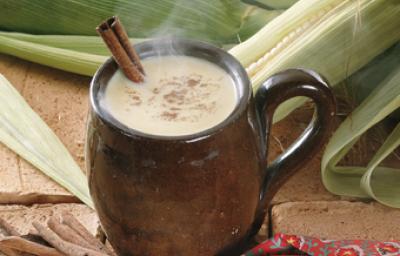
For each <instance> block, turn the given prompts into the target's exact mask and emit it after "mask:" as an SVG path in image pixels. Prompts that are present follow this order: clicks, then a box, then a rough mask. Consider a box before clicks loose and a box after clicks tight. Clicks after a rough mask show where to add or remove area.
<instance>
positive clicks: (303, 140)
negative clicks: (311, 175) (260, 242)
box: [253, 69, 336, 232]
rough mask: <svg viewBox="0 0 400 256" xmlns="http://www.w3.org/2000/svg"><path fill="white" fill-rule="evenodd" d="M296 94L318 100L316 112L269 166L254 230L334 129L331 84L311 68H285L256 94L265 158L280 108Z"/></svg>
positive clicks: (333, 101) (334, 101)
mask: <svg viewBox="0 0 400 256" xmlns="http://www.w3.org/2000/svg"><path fill="white" fill-rule="evenodd" d="M296 96H305V97H308V98H311V99H312V100H313V101H314V103H315V113H314V116H313V118H312V120H311V122H310V124H309V125H308V127H307V128H306V129H305V130H304V132H303V133H302V135H301V136H300V137H299V138H298V139H297V140H296V141H295V142H294V143H293V144H292V145H291V146H290V147H289V148H288V149H287V150H286V151H285V152H283V153H282V154H281V155H280V156H278V157H277V159H276V160H274V161H273V162H272V163H271V164H270V165H268V166H267V168H266V173H265V178H264V180H263V186H262V191H261V194H260V204H259V209H258V210H259V211H258V214H257V216H256V220H255V229H253V232H257V231H258V229H259V227H260V226H261V224H262V222H263V220H264V217H265V215H266V212H267V210H268V205H269V203H270V202H271V200H272V198H273V196H274V195H275V194H276V192H277V191H278V189H279V188H280V187H281V186H282V185H283V184H284V183H285V181H286V180H287V179H288V178H289V177H290V176H292V175H293V174H294V173H295V172H296V171H298V170H299V169H300V168H301V167H302V166H304V164H306V163H307V162H308V161H309V160H311V159H312V158H313V157H314V156H315V155H316V153H317V152H319V151H320V150H321V148H322V147H323V145H324V144H325V142H326V140H327V139H328V137H329V135H330V134H331V131H332V126H333V117H334V115H335V114H336V100H335V97H334V95H333V93H332V91H331V89H330V88H329V85H328V83H327V82H326V81H325V80H324V79H323V78H322V77H321V76H320V75H318V74H317V73H316V72H314V71H311V70H305V69H288V70H285V71H283V72H280V73H278V74H275V75H273V76H271V77H270V78H268V79H267V80H266V81H265V82H264V83H263V84H262V85H261V87H260V88H259V89H258V90H257V93H256V96H255V107H256V113H257V116H258V118H259V121H260V127H261V129H262V131H261V134H262V139H263V140H265V141H263V142H265V144H264V143H263V145H265V146H264V154H265V157H267V154H268V141H269V135H270V132H271V126H272V118H273V115H274V112H275V110H276V108H277V107H278V106H279V105H280V104H281V103H283V102H284V101H286V100H287V99H290V98H292V97H296ZM265 159H266V158H265Z"/></svg>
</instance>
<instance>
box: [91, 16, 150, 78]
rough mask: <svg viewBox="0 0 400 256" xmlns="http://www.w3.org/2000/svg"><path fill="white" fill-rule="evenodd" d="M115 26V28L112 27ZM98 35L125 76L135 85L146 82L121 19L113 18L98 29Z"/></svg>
mask: <svg viewBox="0 0 400 256" xmlns="http://www.w3.org/2000/svg"><path fill="white" fill-rule="evenodd" d="M110 25H111V26H113V28H112V27H111V26H110ZM96 31H97V33H98V34H99V35H100V36H101V37H102V38H103V40H104V42H105V43H106V45H107V47H108V49H109V50H110V51H111V53H112V55H113V57H114V59H115V61H116V62H117V63H118V65H119V67H120V68H121V69H122V71H123V72H124V74H125V76H126V77H127V78H128V79H130V80H131V81H133V82H135V83H141V82H143V81H144V78H143V73H144V72H143V73H142V72H141V71H140V70H143V67H142V65H141V64H140V60H139V57H138V55H137V54H136V52H135V49H134V48H133V46H132V45H131V44H130V43H129V39H128V36H127V35H126V33H125V30H124V29H123V27H122V25H121V23H120V22H119V19H117V18H116V17H112V18H110V19H108V20H107V21H105V22H103V23H102V24H100V25H99V26H98V27H97V28H96Z"/></svg>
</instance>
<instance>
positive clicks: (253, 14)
mask: <svg viewBox="0 0 400 256" xmlns="http://www.w3.org/2000/svg"><path fill="white" fill-rule="evenodd" d="M282 12H283V10H272V11H270V10H264V9H261V8H257V7H249V8H248V9H247V13H246V14H245V18H244V19H243V24H242V26H241V28H240V30H239V33H238V36H239V38H238V42H242V40H244V39H248V38H249V37H251V36H252V35H254V34H255V33H257V32H258V31H259V30H260V29H261V28H262V27H264V26H265V24H267V23H269V22H270V21H271V20H273V19H275V18H276V17H278V16H279V15H281V14H282Z"/></svg>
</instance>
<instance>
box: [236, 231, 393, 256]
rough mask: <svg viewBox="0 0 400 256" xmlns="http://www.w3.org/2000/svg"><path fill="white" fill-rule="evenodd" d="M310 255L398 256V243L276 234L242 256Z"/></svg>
mask: <svg viewBox="0 0 400 256" xmlns="http://www.w3.org/2000/svg"><path fill="white" fill-rule="evenodd" d="M263 255H265V256H266V255H310V256H399V255H400V241H391V242H378V241H368V240H341V241H340V240H321V239H317V238H311V237H304V236H296V235H284V234H277V235H275V236H274V237H273V238H271V239H269V240H267V241H265V242H263V243H261V244H259V245H258V246H256V247H254V248H253V249H251V250H250V251H248V252H247V253H245V254H243V256H263Z"/></svg>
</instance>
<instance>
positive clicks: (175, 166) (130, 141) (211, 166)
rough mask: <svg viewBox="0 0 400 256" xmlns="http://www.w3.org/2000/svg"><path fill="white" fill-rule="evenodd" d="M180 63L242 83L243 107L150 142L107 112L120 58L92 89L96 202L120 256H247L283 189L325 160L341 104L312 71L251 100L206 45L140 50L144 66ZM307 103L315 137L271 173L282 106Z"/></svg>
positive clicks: (222, 57) (287, 77)
mask: <svg viewBox="0 0 400 256" xmlns="http://www.w3.org/2000/svg"><path fill="white" fill-rule="evenodd" d="M171 47H172V48H173V49H174V54H180V55H187V56H193V57H197V58H202V59H205V60H208V61H210V62H212V63H215V64H217V65H218V66H220V67H221V68H223V69H224V70H225V71H226V72H227V73H228V74H229V75H230V76H231V77H232V79H233V80H234V81H235V86H236V90H237V94H238V98H239V99H238V103H237V105H236V107H235V109H234V110H233V112H232V113H231V115H230V116H229V117H228V118H226V119H225V120H224V121H223V122H221V123H219V124H218V125H216V126H214V127H212V128H210V129H207V130H204V131H201V132H199V133H195V134H191V135H185V136H174V137H168V136H156V135H149V134H145V133H142V132H139V131H135V130H133V129H130V128H128V127H127V126H125V125H123V124H122V123H120V122H119V121H117V120H116V119H115V118H113V117H112V116H111V115H110V114H108V112H107V110H106V109H104V107H103V106H101V104H99V99H100V98H101V97H102V95H103V94H104V92H105V88H106V86H107V82H108V81H109V80H110V78H111V77H112V75H113V74H114V73H115V71H116V70H117V68H118V66H117V64H116V63H115V62H114V60H113V59H112V58H110V59H109V60H108V61H107V62H106V63H104V64H103V65H102V66H101V67H100V69H99V70H98V71H97V73H96V74H95V76H94V78H93V80H92V83H91V88H90V100H91V112H90V115H89V121H88V122H89V123H88V134H87V149H88V150H87V153H86V161H87V169H88V174H89V187H90V192H91V195H92V198H93V201H94V204H95V208H96V210H97V212H98V215H99V217H100V221H101V224H102V227H103V228H104V230H105V232H106V234H107V237H108V239H109V241H110V243H111V244H112V245H113V247H114V248H115V250H116V252H117V253H118V255H176V256H180V255H192V256H196V255H199V256H200V255H201V256H207V255H239V254H240V253H242V252H243V250H244V249H245V248H246V246H247V245H248V243H249V241H250V239H251V238H252V237H253V236H254V235H255V234H256V233H257V231H258V230H259V228H260V226H261V224H262V222H263V219H264V217H265V214H266V212H267V209H268V205H269V203H270V201H271V199H272V197H273V196H274V194H275V193H276V191H277V190H278V189H279V188H280V186H281V185H282V184H283V183H284V182H285V181H286V180H287V178H288V177H290V176H291V175H292V174H293V173H294V172H295V171H296V170H298V169H299V168H300V167H301V166H303V165H304V164H305V163H306V162H307V161H308V160H310V159H311V158H312V157H313V156H314V155H315V153H317V152H318V151H320V150H321V147H322V146H323V144H324V143H325V141H326V139H327V137H328V136H329V135H330V132H331V127H332V121H333V116H334V114H335V99H334V96H333V94H332V92H331V90H330V89H329V87H328V85H327V82H326V81H325V80H324V79H323V78H321V77H320V76H319V75H318V74H316V73H315V72H313V71H310V70H302V69H290V70H286V71H283V72H281V73H278V74H276V75H274V76H272V77H270V78H269V79H268V80H266V81H265V82H264V83H263V84H262V85H261V86H260V88H259V89H258V91H257V93H256V95H255V97H253V94H252V89H251V84H250V81H249V78H248V76H247V73H246V71H245V70H244V68H243V67H242V66H241V65H240V63H239V62H238V61H237V60H236V59H235V58H234V57H232V56H231V55H229V54H228V53H227V52H225V51H223V50H221V49H219V48H216V47H214V46H211V45H209V44H205V43H202V42H197V41H191V40H184V39H173V40H172V41H170V40H168V42H164V41H163V40H157V41H151V42H144V43H141V44H137V45H136V46H135V48H136V51H137V52H138V54H139V56H140V57H141V58H142V59H144V58H147V57H151V56H157V55H169V54H171ZM295 96H306V97H309V98H311V99H312V100H313V101H314V102H315V106H316V111H315V115H314V118H313V119H312V121H311V123H310V125H309V127H308V128H307V129H306V130H305V131H304V133H303V134H302V135H301V136H300V138H299V139H298V140H297V141H296V142H294V143H293V145H292V146H291V147H290V148H289V149H288V150H287V151H286V152H284V153H283V154H282V155H281V156H279V157H278V158H277V159H276V160H275V161H274V162H272V163H269V164H268V163H267V154H268V141H269V132H270V130H271V123H272V117H273V113H274V111H275V109H276V108H277V106H278V105H279V104H280V103H282V102H283V101H285V100H287V99H289V98H292V97H295Z"/></svg>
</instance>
